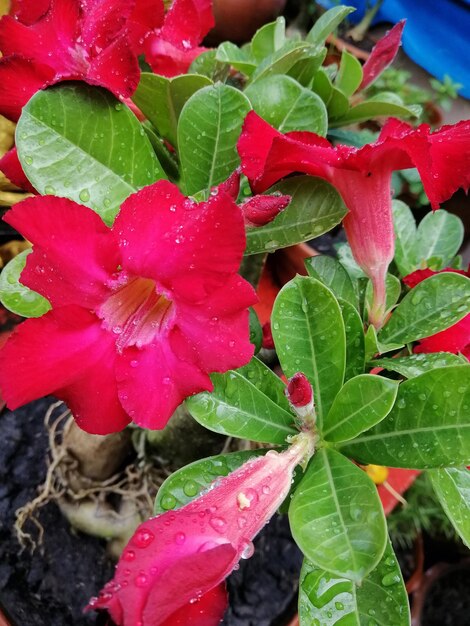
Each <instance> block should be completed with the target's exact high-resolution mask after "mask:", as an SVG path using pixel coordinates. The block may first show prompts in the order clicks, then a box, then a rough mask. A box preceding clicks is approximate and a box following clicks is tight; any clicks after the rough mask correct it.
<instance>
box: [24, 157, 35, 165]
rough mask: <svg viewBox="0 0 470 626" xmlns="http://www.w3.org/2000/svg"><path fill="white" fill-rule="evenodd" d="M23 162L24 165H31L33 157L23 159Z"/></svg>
mask: <svg viewBox="0 0 470 626" xmlns="http://www.w3.org/2000/svg"><path fill="white" fill-rule="evenodd" d="M24 162H25V163H26V165H32V164H33V157H30V156H27V157H25V158H24Z"/></svg>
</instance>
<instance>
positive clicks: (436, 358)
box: [370, 352, 468, 378]
mask: <svg viewBox="0 0 470 626" xmlns="http://www.w3.org/2000/svg"><path fill="white" fill-rule="evenodd" d="M466 364H468V361H467V359H466V358H465V357H462V356H458V355H456V354H450V352H432V353H430V354H410V356H402V357H397V358H395V359H387V358H383V359H375V360H374V361H371V363H370V365H371V366H372V367H383V368H384V369H386V370H388V371H389V372H398V374H401V376H404V377H405V378H415V377H416V376H420V375H421V374H424V372H427V371H429V370H432V369H436V368H438V367H447V366H448V365H466Z"/></svg>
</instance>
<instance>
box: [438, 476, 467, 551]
mask: <svg viewBox="0 0 470 626" xmlns="http://www.w3.org/2000/svg"><path fill="white" fill-rule="evenodd" d="M429 476H430V478H431V483H432V486H433V487H434V491H435V492H436V495H437V497H438V499H439V502H440V503H441V504H442V506H443V508H444V511H445V512H446V513H447V517H448V518H449V519H450V521H451V522H452V525H453V526H454V528H455V530H456V531H457V532H458V534H459V535H460V537H461V538H462V541H463V542H464V543H465V545H466V546H468V547H469V548H470V471H469V470H468V469H467V468H466V467H447V468H444V469H438V470H432V471H430V472H429Z"/></svg>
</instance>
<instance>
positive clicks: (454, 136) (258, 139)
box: [238, 111, 470, 326]
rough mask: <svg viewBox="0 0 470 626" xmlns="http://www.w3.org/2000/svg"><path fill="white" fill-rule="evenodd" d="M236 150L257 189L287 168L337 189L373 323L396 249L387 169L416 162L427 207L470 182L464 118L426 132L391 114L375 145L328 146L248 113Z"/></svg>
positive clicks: (469, 140) (469, 139)
mask: <svg viewBox="0 0 470 626" xmlns="http://www.w3.org/2000/svg"><path fill="white" fill-rule="evenodd" d="M238 150H239V153H240V156H241V159H242V169H243V172H244V173H245V174H246V175H247V176H248V178H249V180H250V183H251V185H252V188H253V189H254V190H255V191H256V192H262V191H264V190H266V189H267V188H268V187H270V186H271V185H273V184H274V183H275V182H277V181H278V180H279V179H281V178H283V177H284V176H287V175H289V174H292V173H293V172H304V173H306V174H310V175H312V176H319V177H320V178H324V179H325V180H327V181H329V182H330V183H331V184H333V185H334V186H335V187H336V189H337V190H338V191H339V193H340V194H341V196H342V198H343V201H344V203H345V205H346V207H347V208H348V210H349V212H348V214H347V215H346V217H345V218H344V227H345V230H346V234H347V237H348V240H349V243H350V245H351V248H352V251H353V254H354V257H355V259H356V261H357V263H358V264H359V265H360V266H361V267H362V269H363V270H364V272H365V273H366V274H367V275H368V276H369V277H370V279H371V281H372V284H373V287H374V301H373V304H372V307H371V310H370V311H369V319H370V321H371V323H373V324H374V325H376V326H380V325H381V323H382V321H383V317H384V314H385V276H386V272H387V268H388V266H389V264H390V261H391V260H392V259H393V255H394V248H395V242H394V239H395V238H394V231H393V220H392V210H391V175H392V172H393V171H394V170H399V169H406V168H409V167H417V168H418V170H419V173H420V175H421V179H422V181H423V185H424V188H425V191H426V193H427V195H428V197H429V199H430V202H431V205H432V206H433V208H434V209H437V208H438V207H439V204H440V203H441V202H442V201H444V200H446V199H447V198H449V197H450V196H451V195H452V193H453V192H454V191H456V190H457V189H458V188H459V187H463V188H464V189H468V186H469V185H470V122H469V121H465V122H460V123H459V124H455V125H454V126H444V127H442V128H441V129H440V130H439V131H436V132H434V133H431V132H430V128H429V126H427V125H425V124H422V125H421V126H419V127H418V128H416V129H415V128H412V127H411V126H410V125H409V124H406V123H404V122H400V121H398V120H395V119H391V120H389V121H388V122H387V124H386V125H385V126H384V128H383V129H382V132H381V133H380V136H379V138H378V139H377V141H376V143H374V144H370V145H366V146H364V147H363V148H351V147H349V146H336V147H333V146H332V145H331V144H330V143H329V142H328V141H327V140H326V139H323V138H322V137H319V136H317V135H315V134H314V133H308V132H293V133H287V134H286V135H282V134H281V133H279V132H278V131H277V130H275V129H274V128H272V127H271V126H270V125H269V124H268V123H267V122H265V121H264V120H263V119H261V118H260V117H259V116H258V115H257V114H256V113H254V112H253V111H252V112H250V113H249V114H248V115H247V117H246V120H245V125H244V130H243V132H242V135H241V137H240V140H239V143H238Z"/></svg>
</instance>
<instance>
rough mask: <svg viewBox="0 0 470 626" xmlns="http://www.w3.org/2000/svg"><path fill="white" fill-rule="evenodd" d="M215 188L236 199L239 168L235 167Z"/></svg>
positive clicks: (238, 186) (238, 188) (238, 190)
mask: <svg viewBox="0 0 470 626" xmlns="http://www.w3.org/2000/svg"><path fill="white" fill-rule="evenodd" d="M215 189H217V191H224V192H225V193H227V194H228V195H229V196H230V197H231V198H232V199H233V200H236V199H237V198H238V194H239V193H240V168H237V169H236V170H235V171H234V172H233V174H230V176H229V177H228V178H227V180H225V181H224V182H223V183H220V185H218V186H217V187H216V188H215Z"/></svg>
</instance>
